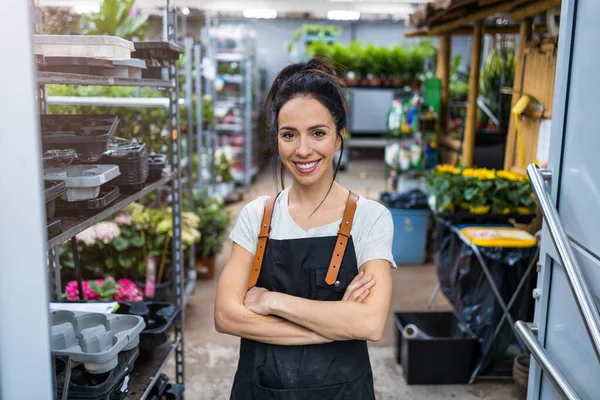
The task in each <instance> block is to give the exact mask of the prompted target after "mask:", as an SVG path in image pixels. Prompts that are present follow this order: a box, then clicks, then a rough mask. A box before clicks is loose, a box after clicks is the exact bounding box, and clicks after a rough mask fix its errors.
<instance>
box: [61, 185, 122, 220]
mask: <svg viewBox="0 0 600 400" xmlns="http://www.w3.org/2000/svg"><path fill="white" fill-rule="evenodd" d="M119 194H120V192H119V188H118V187H117V186H112V185H103V186H101V187H100V194H99V195H98V197H97V198H95V199H93V200H83V201H71V202H68V201H64V200H61V199H59V200H57V201H56V214H57V215H60V216H71V217H90V216H93V215H96V214H98V213H99V212H100V211H102V210H104V209H106V208H108V207H109V206H110V205H111V204H112V203H114V202H115V200H116V199H118V198H119Z"/></svg>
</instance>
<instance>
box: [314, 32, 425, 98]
mask: <svg viewBox="0 0 600 400" xmlns="http://www.w3.org/2000/svg"><path fill="white" fill-rule="evenodd" d="M436 51H437V50H436V48H435V47H434V46H433V45H432V44H431V42H430V41H422V42H419V43H417V44H413V45H408V46H406V45H396V46H393V47H391V48H387V47H381V46H375V45H373V44H372V43H369V44H367V45H366V46H364V45H363V43H362V42H361V41H360V40H356V41H354V42H352V43H350V44H349V45H347V46H345V45H343V44H341V43H326V42H313V43H312V44H311V45H310V46H309V47H308V49H307V53H308V55H316V56H321V57H325V58H328V59H330V60H332V61H333V65H334V68H335V69H336V72H337V74H338V76H340V77H343V78H344V80H345V81H346V84H347V85H348V86H349V87H357V88H361V87H364V88H367V87H368V88H397V89H404V88H406V87H410V88H411V89H412V90H419V89H420V87H421V78H422V76H423V74H424V72H425V61H426V60H427V59H428V58H430V57H432V56H434V55H435V54H436Z"/></svg>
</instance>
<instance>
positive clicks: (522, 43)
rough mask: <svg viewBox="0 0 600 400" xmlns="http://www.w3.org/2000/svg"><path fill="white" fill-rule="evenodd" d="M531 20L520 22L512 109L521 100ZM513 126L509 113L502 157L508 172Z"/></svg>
mask: <svg viewBox="0 0 600 400" xmlns="http://www.w3.org/2000/svg"><path fill="white" fill-rule="evenodd" d="M532 24H533V20H532V19H531V18H525V19H524V20H523V21H521V29H520V31H519V45H518V47H517V55H516V56H517V63H516V65H515V78H514V82H513V97H512V103H511V109H512V107H513V106H514V105H515V104H516V103H517V101H519V99H520V98H521V93H522V92H523V75H524V73H525V50H526V48H527V42H528V41H529V39H530V38H531V26H532ZM516 129H517V128H516V126H515V116H514V115H513V113H512V112H511V113H510V121H509V123H508V135H507V136H506V154H505V155H504V169H505V170H507V171H510V169H511V167H512V166H513V165H514V160H515V156H516V148H515V147H516V143H515V142H516V138H517V130H516Z"/></svg>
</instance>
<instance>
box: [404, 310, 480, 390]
mask: <svg viewBox="0 0 600 400" xmlns="http://www.w3.org/2000/svg"><path fill="white" fill-rule="evenodd" d="M394 319H395V321H396V362H397V363H398V364H401V365H402V370H403V373H404V380H405V381H406V383H407V384H409V385H428V384H460V383H468V382H469V378H470V377H471V373H472V368H473V364H474V360H475V359H476V357H477V356H478V354H479V346H478V342H477V339H476V338H475V337H474V336H473V335H472V334H471V333H470V332H468V331H467V330H466V328H464V327H463V326H462V324H460V323H459V320H458V318H457V317H456V315H455V314H454V313H453V312H451V311H440V312H438V311H431V312H395V313H394ZM409 324H412V325H415V326H416V327H417V328H419V329H420V330H421V331H422V332H424V333H426V334H427V335H429V336H430V337H431V338H429V339H421V338H412V339H407V338H406V337H404V335H403V334H402V331H403V330H404V327H406V326H407V325H409Z"/></svg>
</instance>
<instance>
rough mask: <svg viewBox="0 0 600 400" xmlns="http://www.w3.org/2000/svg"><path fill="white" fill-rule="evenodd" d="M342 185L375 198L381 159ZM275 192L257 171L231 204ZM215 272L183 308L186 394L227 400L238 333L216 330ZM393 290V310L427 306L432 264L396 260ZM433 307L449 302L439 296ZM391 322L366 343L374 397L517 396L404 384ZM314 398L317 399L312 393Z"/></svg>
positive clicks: (353, 169) (506, 387) (493, 399)
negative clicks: (240, 198) (379, 335)
mask: <svg viewBox="0 0 600 400" xmlns="http://www.w3.org/2000/svg"><path fill="white" fill-rule="evenodd" d="M338 182H339V183H340V184H342V185H343V186H345V187H346V188H348V189H350V190H352V191H354V192H356V193H358V194H359V195H361V196H366V197H369V198H372V199H377V198H378V196H379V193H380V192H381V191H382V190H383V187H384V175H383V166H382V163H381V161H380V160H353V161H352V162H351V163H350V167H349V169H348V171H346V172H342V173H340V174H339V176H338ZM274 193H275V184H274V182H273V178H272V174H270V173H268V172H267V173H263V174H261V175H259V176H258V177H257V179H256V182H255V183H254V184H253V185H252V187H251V188H250V190H249V192H248V193H247V194H246V195H245V198H244V200H243V201H241V202H239V203H235V204H232V205H231V206H230V208H231V210H232V211H233V213H234V215H237V214H238V213H239V211H240V210H241V208H242V207H243V206H244V204H245V203H246V202H248V201H250V200H252V199H254V198H256V197H257V196H259V195H263V194H266V195H272V194H274ZM230 251H231V241H230V240H229V239H228V240H227V241H226V244H225V246H224V248H223V251H222V252H221V254H219V256H218V257H217V277H218V275H219V274H220V271H221V270H222V268H223V267H224V265H225V263H226V261H227V258H228V256H229V253H230ZM217 277H216V278H215V279H214V280H211V281H199V282H198V285H197V288H196V292H195V294H194V295H193V297H192V298H191V300H190V304H189V306H188V308H187V309H186V314H185V368H186V370H185V372H186V398H188V399H202V400H205V399H206V400H227V399H229V392H230V390H231V384H232V381H233V376H234V373H235V370H236V366H237V359H238V350H239V338H235V337H231V336H228V335H223V334H219V333H218V332H216V331H215V328H214V325H213V307H214V297H215V291H216V285H217ZM393 279H394V295H393V300H392V312H393V311H399V310H411V311H412V310H426V309H427V300H428V299H429V296H430V294H431V292H432V290H433V288H434V287H435V285H436V283H437V276H436V272H435V268H434V266H433V265H418V266H401V267H399V268H398V269H397V270H396V271H395V272H394V274H393ZM435 306H436V308H438V309H443V308H449V303H448V302H447V301H446V300H445V299H444V298H443V295H440V296H438V299H437V300H436V304H435ZM394 330H395V327H394V323H393V319H392V318H390V319H389V320H388V324H387V327H386V330H385V334H384V337H383V339H382V340H381V341H380V342H378V343H372V344H370V346H369V348H370V355H371V363H372V367H373V374H374V377H375V390H376V393H377V399H378V400H392V399H402V400H404V399H406V400H430V399H460V400H471V399H489V400H508V399H516V398H517V397H516V387H515V385H514V384H513V383H512V382H511V383H498V382H477V383H475V384H473V385H435V386H408V385H406V383H405V382H404V379H403V377H402V368H401V367H400V366H399V365H397V364H396V362H395V350H394V340H395V338H394V333H395V332H394ZM315 400H317V399H315Z"/></svg>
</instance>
